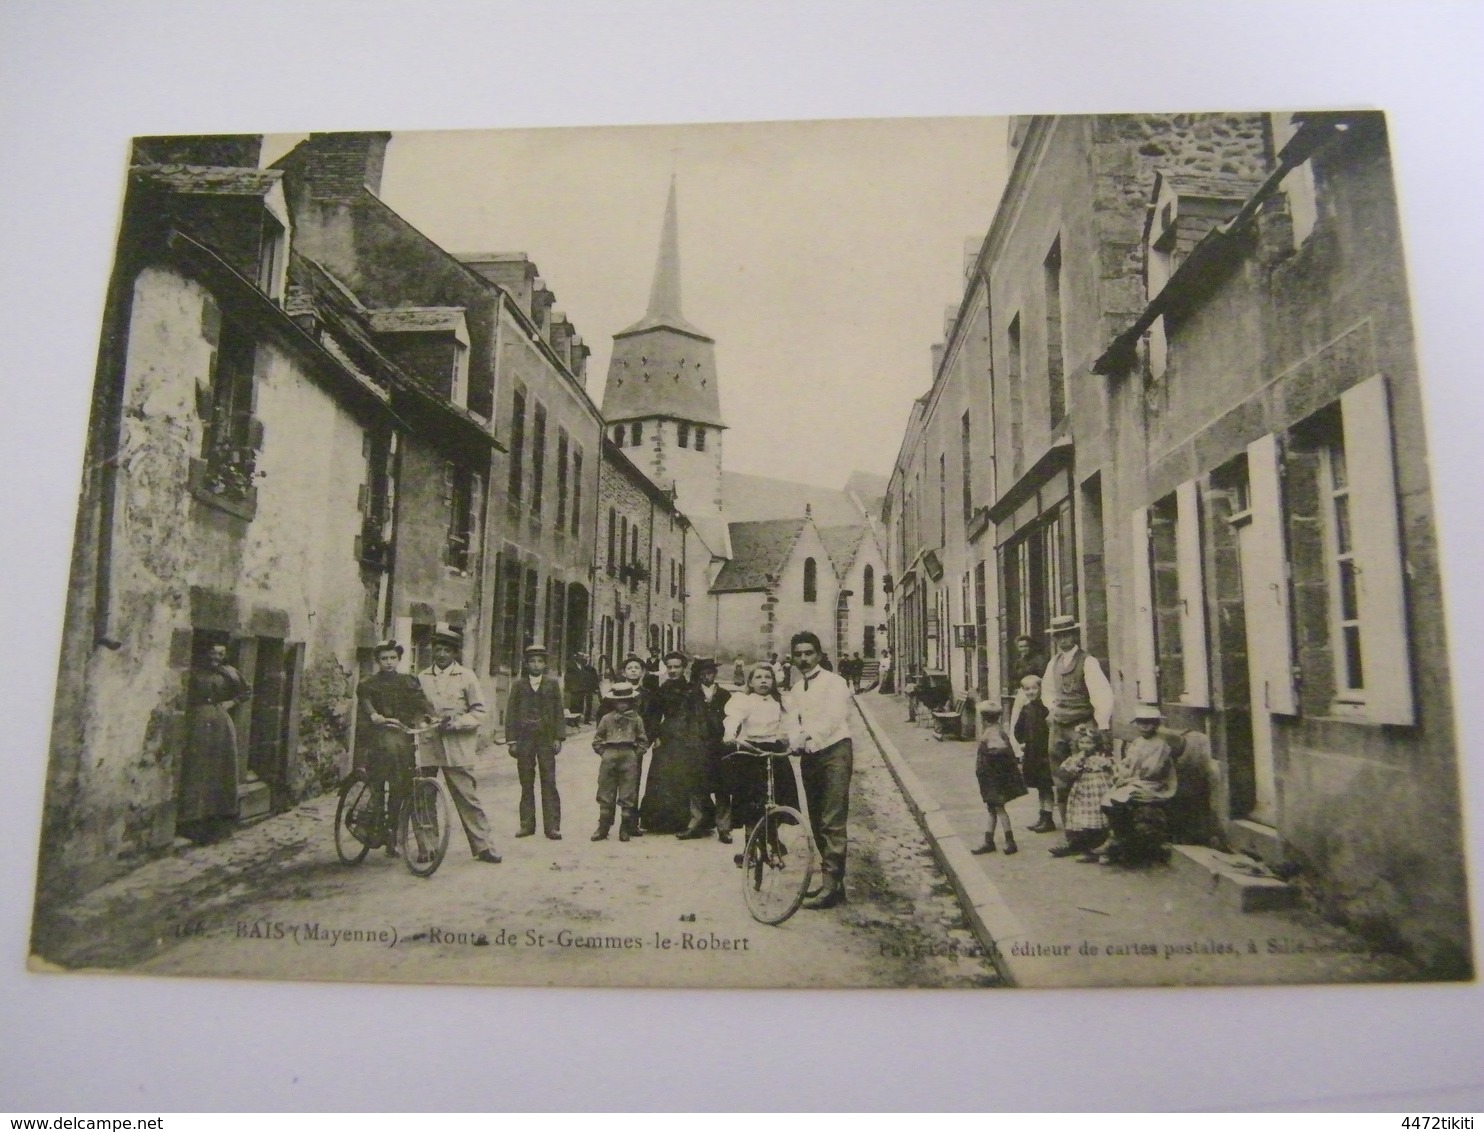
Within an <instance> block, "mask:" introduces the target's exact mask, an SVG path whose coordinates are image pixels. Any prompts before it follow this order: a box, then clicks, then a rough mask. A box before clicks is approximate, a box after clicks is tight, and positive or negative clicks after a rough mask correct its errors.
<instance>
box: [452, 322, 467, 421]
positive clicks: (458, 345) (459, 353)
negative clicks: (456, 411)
mask: <svg viewBox="0 0 1484 1132" xmlns="http://www.w3.org/2000/svg"><path fill="white" fill-rule="evenodd" d="M453 403H454V404H455V405H465V406H467V405H468V404H469V344H468V342H464V341H460V340H459V339H457V338H455V339H454V343H453Z"/></svg>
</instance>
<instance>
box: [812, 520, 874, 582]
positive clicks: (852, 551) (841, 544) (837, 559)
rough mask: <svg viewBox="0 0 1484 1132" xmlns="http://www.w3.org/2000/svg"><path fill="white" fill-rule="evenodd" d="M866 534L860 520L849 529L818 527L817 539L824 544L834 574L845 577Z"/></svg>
mask: <svg viewBox="0 0 1484 1132" xmlns="http://www.w3.org/2000/svg"><path fill="white" fill-rule="evenodd" d="M865 533H866V524H865V521H864V520H862V521H861V522H860V523H857V524H856V525H855V526H851V527H820V528H819V538H820V541H822V542H823V543H824V548H825V550H826V551H827V552H828V553H829V556H830V561H831V562H833V563H834V564H835V574H836V575H837V576H838V577H841V578H843V577H845V575H846V574H847V573H849V571H850V567H851V565H852V564H853V563H854V562H855V556H856V552H857V551H859V550H860V545H861V540H862V538H863V537H864V536H865Z"/></svg>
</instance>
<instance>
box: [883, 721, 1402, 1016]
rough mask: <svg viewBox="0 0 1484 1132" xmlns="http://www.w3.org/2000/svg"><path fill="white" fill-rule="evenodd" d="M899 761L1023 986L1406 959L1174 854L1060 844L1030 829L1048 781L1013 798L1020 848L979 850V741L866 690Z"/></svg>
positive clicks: (912, 798) (980, 927)
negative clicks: (949, 736)
mask: <svg viewBox="0 0 1484 1132" xmlns="http://www.w3.org/2000/svg"><path fill="white" fill-rule="evenodd" d="M856 704H857V706H858V707H859V709H860V711H861V714H862V715H863V716H864V717H865V720H866V724H867V727H868V728H869V729H870V731H871V733H872V735H873V736H874V737H875V739H876V742H877V744H878V746H879V747H880V748H881V751H882V754H883V755H884V756H885V758H886V761H887V765H888V766H890V768H891V770H892V773H893V774H894V775H895V776H896V778H897V781H898V783H899V784H900V785H901V787H902V790H903V792H904V793H905V794H906V795H907V798H908V801H909V804H910V805H911V806H912V809H913V810H914V811H915V812H916V813H917V816H918V820H919V821H920V822H921V823H922V825H923V828H924V829H925V830H926V832H927V836H928V840H929V841H930V842H931V843H932V845H933V849H934V851H935V852H936V853H937V855H938V859H939V861H940V862H941V863H942V865H943V867H944V868H945V869H946V871H947V872H948V874H949V876H950V877H951V878H952V880H953V884H954V887H955V888H957V890H958V892H959V896H960V898H961V900H962V901H963V904H964V907H965V910H966V911H967V912H968V914H969V919H970V922H971V923H972V924H973V926H974V930H975V931H976V932H977V933H978V935H979V936H980V939H981V942H982V943H983V944H984V945H985V946H986V948H988V949H989V952H990V954H991V956H992V958H993V959H994V961H995V965H996V966H997V967H998V968H999V969H1000V972H1001V974H1003V975H1004V977H1005V979H1006V980H1007V981H1008V982H1010V983H1011V984H1012V985H1015V986H1024V987H1069V986H1193V985H1202V984H1209V985H1222V984H1264V983H1330V982H1340V983H1343V982H1378V981H1381V982H1385V981H1399V980H1408V979H1412V978H1415V977H1416V974H1415V972H1414V971H1413V969H1412V968H1411V967H1410V966H1409V965H1408V964H1407V963H1406V962H1405V961H1404V960H1402V959H1400V958H1398V957H1396V956H1391V955H1384V954H1376V953H1373V952H1371V951H1370V950H1369V948H1368V947H1367V945H1366V944H1365V943H1363V942H1362V941H1360V940H1358V939H1356V938H1355V937H1353V936H1351V935H1348V934H1347V933H1345V932H1344V931H1342V930H1341V929H1339V928H1336V927H1335V926H1333V925H1331V924H1328V923H1326V922H1325V921H1323V920H1321V919H1320V918H1319V917H1318V916H1316V915H1314V914H1312V913H1310V912H1308V911H1306V910H1301V909H1291V910H1284V911H1266V912H1240V911H1237V910H1236V909H1235V908H1232V907H1230V906H1229V905H1227V904H1225V903H1224V902H1222V901H1221V900H1219V899H1218V898H1217V897H1216V896H1215V895H1213V894H1212V893H1209V892H1207V891H1204V889H1203V886H1202V885H1200V884H1197V883H1194V882H1192V881H1191V880H1189V879H1186V878H1185V877H1183V876H1181V875H1179V874H1178V873H1177V871H1176V870H1175V869H1174V868H1173V867H1171V866H1169V865H1162V866H1153V867H1151V868H1146V869H1125V868H1116V867H1105V866H1100V865H1091V864H1083V863H1081V862H1079V861H1077V860H1076V859H1074V858H1061V859H1058V858H1054V857H1052V856H1051V855H1050V854H1049V853H1048V852H1047V850H1048V849H1050V848H1051V847H1052V846H1053V845H1055V844H1058V843H1059V841H1060V839H1061V835H1060V833H1059V832H1058V833H1054V834H1036V833H1028V832H1026V830H1027V827H1029V826H1030V825H1033V824H1034V823H1035V821H1036V810H1037V803H1036V795H1035V792H1034V791H1032V792H1031V793H1030V794H1028V795H1027V796H1026V797H1024V798H1021V799H1019V800H1018V801H1015V802H1013V803H1011V804H1010V806H1009V807H1008V812H1009V814H1010V821H1011V824H1012V826H1013V828H1014V830H1015V834H1016V840H1017V841H1018V842H1019V845H1020V852H1019V853H1018V854H1016V855H1014V856H1011V857H1007V856H1005V854H1004V840H1003V836H1000V837H997V838H996V840H997V842H998V843H999V845H1000V847H1001V848H1000V852H998V853H994V854H987V855H985V856H979V857H976V856H973V855H971V854H970V852H969V850H970V849H972V848H974V847H976V846H978V845H979V844H981V842H982V841H983V839H984V831H985V829H986V827H987V821H986V817H987V815H986V813H985V809H984V805H983V803H982V802H980V800H979V790H978V786H977V784H976V782H975V779H974V752H975V745H974V744H973V743H972V742H954V741H948V742H939V741H938V740H936V739H934V738H933V735H932V732H931V730H929V729H926V728H923V727H920V726H918V725H915V724H912V723H908V722H907V705H906V701H905V700H904V699H903V698H902V697H901V696H883V695H880V694H878V693H874V692H872V693H866V694H862V695H860V696H858V697H856Z"/></svg>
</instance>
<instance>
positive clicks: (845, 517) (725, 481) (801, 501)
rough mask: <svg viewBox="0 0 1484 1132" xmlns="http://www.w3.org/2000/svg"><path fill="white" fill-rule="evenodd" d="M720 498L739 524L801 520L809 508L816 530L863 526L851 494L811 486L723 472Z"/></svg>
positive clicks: (727, 511)
mask: <svg viewBox="0 0 1484 1132" xmlns="http://www.w3.org/2000/svg"><path fill="white" fill-rule="evenodd" d="M882 494H883V495H884V494H885V493H884V492H883V493H882ZM721 497H722V499H724V500H725V501H726V513H727V517H728V518H730V519H732V520H734V521H736V522H755V521H758V520H762V519H801V518H803V516H804V508H805V506H806V505H807V506H808V507H809V508H810V516H811V518H813V520H814V522H815V524H816V525H817V526H821V527H843V526H853V525H855V524H857V523H861V522H864V516H862V514H861V511H860V508H858V507H857V506H856V505H855V504H854V503H853V502H852V501H851V498H850V496H849V495H848V494H846V493H845V492H843V491H839V490H837V489H835V488H832V487H819V486H818V485H816V484H811V483H796V482H794V481H792V480H778V479H773V478H772V477H770V476H749V475H743V474H742V473H741V472H726V471H724V472H722V473H721Z"/></svg>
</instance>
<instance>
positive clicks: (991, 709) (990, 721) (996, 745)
mask: <svg viewBox="0 0 1484 1132" xmlns="http://www.w3.org/2000/svg"><path fill="white" fill-rule="evenodd" d="M979 717H980V718H981V719H982V720H983V721H984V734H983V736H982V737H981V738H980V740H979V752H978V754H977V755H976V757H975V759H974V777H975V778H977V779H978V780H979V797H980V798H982V799H983V800H984V806H985V808H986V809H987V810H989V830H988V832H986V833H985V835H984V844H983V845H981V846H979V848H977V849H970V850H969V852H970V853H974V854H976V855H982V854H984V853H993V852H994V851H995V844H994V832H995V826H996V825H997V824H998V823H999V821H1000V820H1001V819H1004V822H1005V856H1007V857H1008V856H1010V855H1011V854H1012V853H1015V852H1017V849H1018V847H1017V846H1016V844H1015V834H1014V833H1013V832H1012V831H1011V829H1010V815H1009V813H1008V812H1006V810H1005V805H1006V803H1008V802H1013V801H1014V800H1015V799H1016V798H1023V797H1024V796H1025V794H1026V789H1025V782H1024V781H1022V779H1021V777H1020V764H1019V763H1017V762H1016V761H1015V754H1014V752H1013V751H1011V750H1010V740H1009V738H1008V737H1007V736H1006V735H1005V729H1004V728H1003V727H1001V726H1000V705H999V704H997V703H995V702H994V701H992V700H991V701H987V702H985V703H983V704H980V705H979Z"/></svg>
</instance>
